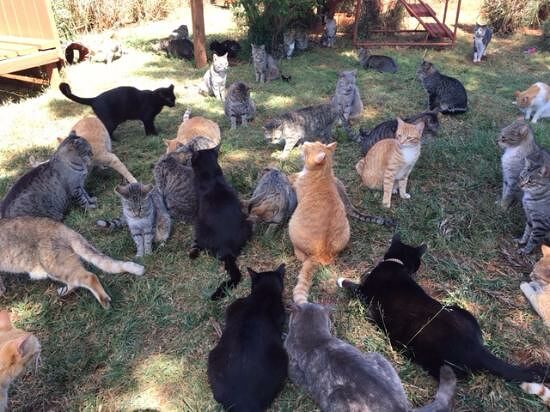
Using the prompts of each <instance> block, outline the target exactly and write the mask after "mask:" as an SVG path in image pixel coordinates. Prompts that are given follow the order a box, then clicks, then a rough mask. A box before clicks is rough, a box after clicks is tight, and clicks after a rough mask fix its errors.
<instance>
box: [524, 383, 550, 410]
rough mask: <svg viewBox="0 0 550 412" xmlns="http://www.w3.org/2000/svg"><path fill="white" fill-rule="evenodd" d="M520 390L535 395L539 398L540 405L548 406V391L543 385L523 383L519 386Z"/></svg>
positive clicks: (549, 397) (549, 403)
mask: <svg viewBox="0 0 550 412" xmlns="http://www.w3.org/2000/svg"><path fill="white" fill-rule="evenodd" d="M520 388H521V389H523V391H524V392H526V393H528V394H530V395H537V396H538V397H539V398H541V399H542V403H544V404H545V405H546V406H550V389H549V388H547V387H546V386H544V385H543V384H541V383H534V382H523V383H522V384H521V385H520Z"/></svg>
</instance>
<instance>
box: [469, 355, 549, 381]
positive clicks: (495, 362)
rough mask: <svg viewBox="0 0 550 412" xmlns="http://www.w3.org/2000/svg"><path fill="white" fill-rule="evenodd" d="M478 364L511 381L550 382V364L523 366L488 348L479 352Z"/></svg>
mask: <svg viewBox="0 0 550 412" xmlns="http://www.w3.org/2000/svg"><path fill="white" fill-rule="evenodd" d="M477 357H478V359H477V364H476V366H477V367H478V368H479V369H484V370H486V371H488V372H490V373H492V374H493V375H496V376H499V377H501V378H503V379H504V380H507V381H510V382H517V383H520V382H543V383H544V382H550V365H535V366H531V367H521V366H516V365H511V364H509V363H508V362H506V361H504V360H502V359H500V358H497V357H496V356H495V355H493V354H492V353H491V352H490V351H489V350H488V349H487V348H485V347H482V350H481V351H480V352H478V356H477Z"/></svg>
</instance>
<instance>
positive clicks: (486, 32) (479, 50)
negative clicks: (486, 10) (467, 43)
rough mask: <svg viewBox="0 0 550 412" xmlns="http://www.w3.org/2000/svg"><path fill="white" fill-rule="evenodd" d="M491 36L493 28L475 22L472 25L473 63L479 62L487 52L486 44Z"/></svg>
mask: <svg viewBox="0 0 550 412" xmlns="http://www.w3.org/2000/svg"><path fill="white" fill-rule="evenodd" d="M492 37H493V30H492V29H491V28H490V27H488V26H487V25H486V24H478V23H476V25H475V27H474V53H473V55H474V60H473V61H474V63H481V59H482V58H483V56H485V55H486V54H487V46H489V42H490V41H491V38H492Z"/></svg>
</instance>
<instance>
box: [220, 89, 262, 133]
mask: <svg viewBox="0 0 550 412" xmlns="http://www.w3.org/2000/svg"><path fill="white" fill-rule="evenodd" d="M224 111H225V115H226V116H227V118H228V119H229V121H230V122H231V128H232V129H235V128H236V127H237V124H242V125H243V126H246V124H247V122H248V120H251V119H253V118H254V116H255V114H256V105H255V104H254V102H253V101H252V99H251V98H250V87H248V86H247V85H246V84H244V83H243V82H235V83H233V84H232V85H231V86H229V91H228V92H227V96H226V98H225V102H224Z"/></svg>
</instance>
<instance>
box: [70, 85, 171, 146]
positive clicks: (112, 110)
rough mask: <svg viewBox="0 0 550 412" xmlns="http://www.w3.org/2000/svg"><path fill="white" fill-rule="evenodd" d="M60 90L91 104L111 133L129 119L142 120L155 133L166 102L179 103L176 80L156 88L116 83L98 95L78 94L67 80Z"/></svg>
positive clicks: (151, 132)
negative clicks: (140, 88)
mask: <svg viewBox="0 0 550 412" xmlns="http://www.w3.org/2000/svg"><path fill="white" fill-rule="evenodd" d="M59 90H61V93H63V94H64V95H65V96H66V97H67V98H69V99H71V100H72V101H74V102H77V103H80V104H84V105H86V106H91V107H92V109H93V110H94V113H95V114H96V116H97V117H98V118H99V120H101V121H102V122H103V124H104V125H105V127H106V128H107V131H108V132H109V135H110V136H111V137H113V132H114V131H115V129H116V128H117V127H118V125H120V124H121V123H123V122H125V121H127V120H141V121H142V123H143V126H144V128H145V134H146V135H147V136H149V135H151V134H155V135H156V134H157V129H156V128H155V117H156V116H157V115H158V114H159V113H160V112H161V110H162V109H163V107H164V106H167V107H174V106H175V104H176V95H175V94H174V85H173V84H171V85H170V86H168V87H160V88H158V89H155V90H139V89H136V88H135V87H130V86H121V87H115V88H114V89H111V90H107V91H106V92H103V93H101V94H99V95H97V96H96V97H78V96H76V95H74V94H73V93H72V92H71V87H70V86H69V85H68V84H67V83H61V84H60V85H59Z"/></svg>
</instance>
